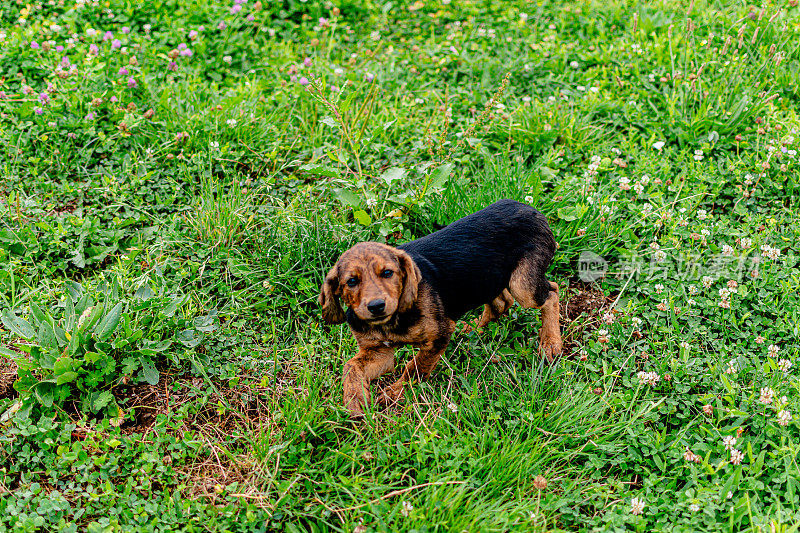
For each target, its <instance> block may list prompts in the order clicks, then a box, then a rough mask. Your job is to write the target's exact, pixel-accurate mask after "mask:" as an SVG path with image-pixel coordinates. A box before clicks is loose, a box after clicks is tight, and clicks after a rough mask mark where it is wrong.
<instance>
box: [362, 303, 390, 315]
mask: <svg viewBox="0 0 800 533" xmlns="http://www.w3.org/2000/svg"><path fill="white" fill-rule="evenodd" d="M367 309H369V312H370V313H372V314H373V315H380V314H381V313H383V310H384V309H386V302H385V301H383V300H372V301H371V302H369V303H368V304H367Z"/></svg>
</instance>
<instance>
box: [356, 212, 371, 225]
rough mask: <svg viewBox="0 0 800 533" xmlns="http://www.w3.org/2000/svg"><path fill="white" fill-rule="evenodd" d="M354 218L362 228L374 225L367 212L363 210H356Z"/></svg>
mask: <svg viewBox="0 0 800 533" xmlns="http://www.w3.org/2000/svg"><path fill="white" fill-rule="evenodd" d="M353 216H354V217H355V218H356V220H358V223H359V224H361V225H362V226H369V225H370V224H372V219H371V218H370V217H369V215H368V214H367V212H366V211H364V210H363V209H356V210H355V211H353Z"/></svg>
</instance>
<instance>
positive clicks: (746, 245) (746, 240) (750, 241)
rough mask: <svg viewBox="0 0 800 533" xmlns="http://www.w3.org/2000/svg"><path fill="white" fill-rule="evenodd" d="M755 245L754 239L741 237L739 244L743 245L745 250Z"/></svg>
mask: <svg viewBox="0 0 800 533" xmlns="http://www.w3.org/2000/svg"><path fill="white" fill-rule="evenodd" d="M752 245H753V239H750V238H747V237H742V238H741V239H739V246H741V247H742V249H743V250H747V249H748V248H750V247H751V246H752Z"/></svg>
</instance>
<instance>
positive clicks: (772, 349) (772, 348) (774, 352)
mask: <svg viewBox="0 0 800 533" xmlns="http://www.w3.org/2000/svg"><path fill="white" fill-rule="evenodd" d="M767 351H768V352H769V356H770V357H772V358H775V357H778V353H779V352H780V351H781V349H780V348H779V347H778V345H777V344H770V345H769V347H768V348H767Z"/></svg>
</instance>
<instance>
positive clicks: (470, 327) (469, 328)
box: [461, 320, 482, 335]
mask: <svg viewBox="0 0 800 533" xmlns="http://www.w3.org/2000/svg"><path fill="white" fill-rule="evenodd" d="M481 329H482V328H481V327H480V326H479V325H478V321H477V320H470V321H468V322H464V325H463V326H462V327H461V333H462V335H467V334H469V333H472V332H473V331H478V332H480V331H481Z"/></svg>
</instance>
